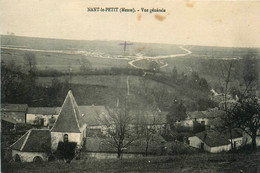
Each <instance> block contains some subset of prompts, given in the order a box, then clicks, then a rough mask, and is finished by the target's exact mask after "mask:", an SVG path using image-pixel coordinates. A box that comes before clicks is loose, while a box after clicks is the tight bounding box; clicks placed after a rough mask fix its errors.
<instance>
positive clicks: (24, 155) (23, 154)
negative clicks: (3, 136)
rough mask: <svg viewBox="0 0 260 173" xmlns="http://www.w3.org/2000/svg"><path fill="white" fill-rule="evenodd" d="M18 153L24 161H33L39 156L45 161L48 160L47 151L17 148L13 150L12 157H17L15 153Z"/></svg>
mask: <svg viewBox="0 0 260 173" xmlns="http://www.w3.org/2000/svg"><path fill="white" fill-rule="evenodd" d="M16 154H18V155H19V156H20V158H21V161H22V162H33V159H34V157H36V156H39V157H41V158H42V160H43V161H48V157H47V153H42V152H21V151H17V150H12V157H13V159H14V158H15V155H16Z"/></svg>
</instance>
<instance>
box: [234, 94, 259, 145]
mask: <svg viewBox="0 0 260 173" xmlns="http://www.w3.org/2000/svg"><path fill="white" fill-rule="evenodd" d="M232 115H233V116H232V120H233V121H234V123H235V125H236V127H239V128H240V129H242V130H243V131H244V132H245V133H247V134H248V135H249V136H250V137H251V138H252V148H253V149H256V137H257V136H260V135H259V134H257V133H258V131H259V130H260V100H259V99H257V98H256V97H249V98H244V99H240V100H239V105H238V106H237V107H236V109H235V110H234V112H233V114H232Z"/></svg>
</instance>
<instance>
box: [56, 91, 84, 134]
mask: <svg viewBox="0 0 260 173" xmlns="http://www.w3.org/2000/svg"><path fill="white" fill-rule="evenodd" d="M84 124H85V122H84V121H83V120H82V114H81V113H80V110H79V108H78V105H77V103H76V101H75V99H74V97H73V95H72V92H71V91H69V92H68V94H67V96H66V98H65V100H64V103H63V105H62V107H61V110H60V113H59V115H58V118H57V120H56V122H55V124H54V126H53V128H52V129H51V131H52V132H73V133H80V128H81V127H82V126H83V125H84Z"/></svg>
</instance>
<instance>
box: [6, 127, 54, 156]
mask: <svg viewBox="0 0 260 173" xmlns="http://www.w3.org/2000/svg"><path fill="white" fill-rule="evenodd" d="M10 147H11V149H14V150H19V151H23V152H50V150H51V133H50V130H49V129H31V130H29V131H28V132H26V133H25V134H24V135H23V136H22V137H21V138H20V139H18V140H17V141H16V142H15V143H14V144H13V145H11V146H10Z"/></svg>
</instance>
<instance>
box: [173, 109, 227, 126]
mask: <svg viewBox="0 0 260 173" xmlns="http://www.w3.org/2000/svg"><path fill="white" fill-rule="evenodd" d="M224 113H225V112H224V111H222V110H219V109H218V108H213V109H208V110H206V111H193V112H186V114H187V118H186V119H184V120H178V121H177V122H176V125H179V126H183V127H190V128H193V127H194V123H195V122H196V123H200V124H201V125H205V126H209V127H215V126H217V125H219V124H220V123H221V116H223V115H224Z"/></svg>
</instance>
